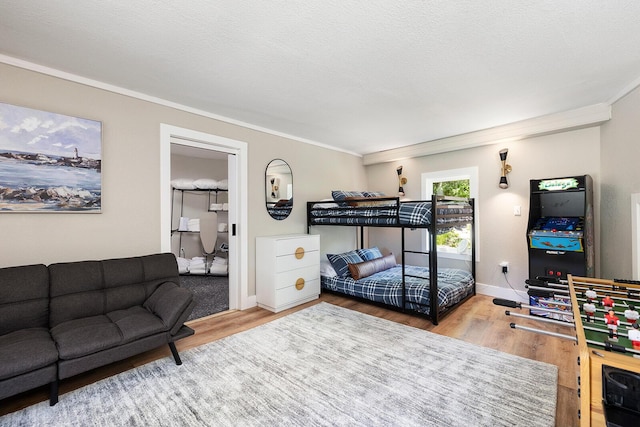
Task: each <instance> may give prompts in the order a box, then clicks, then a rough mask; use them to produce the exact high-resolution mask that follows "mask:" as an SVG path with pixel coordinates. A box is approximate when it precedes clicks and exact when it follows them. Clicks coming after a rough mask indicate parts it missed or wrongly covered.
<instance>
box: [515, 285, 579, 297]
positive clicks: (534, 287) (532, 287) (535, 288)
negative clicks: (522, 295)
mask: <svg viewBox="0 0 640 427" xmlns="http://www.w3.org/2000/svg"><path fill="white" fill-rule="evenodd" d="M524 287H525V288H528V289H533V290H536V291H546V292H558V293H560V294H569V290H568V289H566V290H565V289H555V288H545V287H544V286H533V285H524ZM563 298H567V296H563Z"/></svg>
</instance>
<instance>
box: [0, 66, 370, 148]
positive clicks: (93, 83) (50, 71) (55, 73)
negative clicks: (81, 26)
mask: <svg viewBox="0 0 640 427" xmlns="http://www.w3.org/2000/svg"><path fill="white" fill-rule="evenodd" d="M0 63H3V64H7V65H12V66H14V67H18V68H23V69H25V70H29V71H34V72H36V73H40V74H45V75H48V76H52V77H57V78H59V79H63V80H68V81H70V82H74V83H79V84H83V85H85V86H90V87H94V88H97V89H102V90H106V91H108V92H113V93H117V94H119V95H124V96H128V97H131V98H136V99H140V100H142V101H146V102H151V103H154V104H158V105H162V106H165V107H169V108H173V109H176V110H180V111H184V112H187V113H191V114H196V115H198V116H202V117H207V118H210V119H214V120H218V121H220V122H224V123H228V124H232V125H236V126H240V127H244V128H247V129H251V130H255V131H258V132H262V133H266V134H269V135H274V136H278V137H282V138H287V139H290V140H293V141H297V142H303V143H305V144H310V145H315V146H318V147H322V148H326V149H329V150H333V151H340V152H343V153H347V154H351V155H353V156H357V157H362V154H359V153H355V152H353V151H349V150H344V149H341V148H338V147H334V146H331V145H328V144H324V143H322V142H318V141H313V140H310V139H305V138H300V137H297V136H295V135H289V134H287V133H283V132H278V131H275V130H273V129H268V128H265V127H261V126H256V125H253V124H251V123H246V122H243V121H240V120H235V119H232V118H229V117H225V116H220V115H218V114H214V113H210V112H208V111H204V110H200V109H197V108H192V107H189V106H187V105H183V104H178V103H176V102H172V101H168V100H166V99H162V98H157V97H155V96H151V95H147V94H144V93H141V92H136V91H133V90H129V89H125V88H122V87H119V86H115V85H112V84H109V83H104V82H101V81H98V80H93V79H89V78H87V77H83V76H79V75H76V74H72V73H68V72H66V71H61V70H57V69H55V68H50V67H45V66H44V65H39V64H34V63H32V62H28V61H25V60H22V59H17V58H14V57H11V56H7V55H3V54H0Z"/></svg>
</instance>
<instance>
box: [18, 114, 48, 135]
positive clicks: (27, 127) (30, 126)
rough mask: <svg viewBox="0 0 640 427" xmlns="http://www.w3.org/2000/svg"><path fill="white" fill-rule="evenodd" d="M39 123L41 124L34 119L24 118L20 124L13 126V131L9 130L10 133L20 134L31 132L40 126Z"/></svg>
mask: <svg viewBox="0 0 640 427" xmlns="http://www.w3.org/2000/svg"><path fill="white" fill-rule="evenodd" d="M40 123H42V122H41V121H40V120H39V119H38V118H36V117H26V118H25V119H23V120H22V123H20V124H19V125H16V126H14V127H13V129H11V132H13V133H20V132H22V131H23V130H24V131H27V132H32V131H33V130H35V129H37V128H38V126H40Z"/></svg>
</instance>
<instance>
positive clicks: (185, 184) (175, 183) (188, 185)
mask: <svg viewBox="0 0 640 427" xmlns="http://www.w3.org/2000/svg"><path fill="white" fill-rule="evenodd" d="M171 186H172V187H173V188H177V189H178V190H195V188H196V186H195V184H194V183H193V180H192V179H188V178H177V179H174V180H171Z"/></svg>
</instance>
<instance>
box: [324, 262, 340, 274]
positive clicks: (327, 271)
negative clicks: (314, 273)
mask: <svg viewBox="0 0 640 427" xmlns="http://www.w3.org/2000/svg"><path fill="white" fill-rule="evenodd" d="M320 275H321V276H325V277H336V276H337V275H338V273H336V270H335V269H334V268H333V266H332V265H331V263H330V262H329V261H320Z"/></svg>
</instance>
